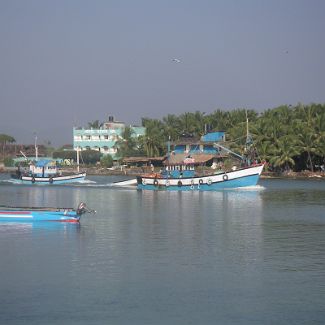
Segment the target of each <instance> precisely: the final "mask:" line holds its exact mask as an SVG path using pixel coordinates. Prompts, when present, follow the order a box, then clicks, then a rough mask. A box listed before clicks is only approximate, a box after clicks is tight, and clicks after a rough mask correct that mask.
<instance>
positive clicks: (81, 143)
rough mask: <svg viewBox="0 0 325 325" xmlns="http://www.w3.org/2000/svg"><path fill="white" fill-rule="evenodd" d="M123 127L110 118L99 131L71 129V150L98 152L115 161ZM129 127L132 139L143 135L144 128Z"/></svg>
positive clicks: (123, 125)
mask: <svg viewBox="0 0 325 325" xmlns="http://www.w3.org/2000/svg"><path fill="white" fill-rule="evenodd" d="M125 127H126V125H125V123H123V122H117V121H114V118H113V117H112V116H110V117H109V119H108V122H105V123H103V125H102V126H101V127H100V128H99V129H94V128H90V129H88V128H77V127H75V128H73V148H74V150H78V149H79V150H98V151H100V152H101V153H103V154H109V155H111V156H112V157H113V159H117V158H118V156H117V152H118V141H120V140H123V137H122V135H123V131H124V129H125ZM130 127H131V129H132V131H133V136H134V137H139V136H141V135H144V134H145V131H146V129H145V128H144V127H141V126H131V125H130Z"/></svg>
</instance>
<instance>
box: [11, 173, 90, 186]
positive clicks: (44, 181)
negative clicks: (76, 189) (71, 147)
mask: <svg viewBox="0 0 325 325" xmlns="http://www.w3.org/2000/svg"><path fill="white" fill-rule="evenodd" d="M85 177H86V173H79V174H73V175H62V176H55V177H37V176H36V177H32V176H22V177H21V178H20V179H19V180H17V181H19V183H22V184H33V185H52V184H66V183H75V182H80V181H83V180H84V179H85Z"/></svg>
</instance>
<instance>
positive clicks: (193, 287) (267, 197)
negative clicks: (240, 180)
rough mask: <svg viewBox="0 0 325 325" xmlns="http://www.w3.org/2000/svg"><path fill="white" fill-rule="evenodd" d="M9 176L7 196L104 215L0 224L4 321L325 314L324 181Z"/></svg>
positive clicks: (192, 320)
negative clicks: (172, 188) (150, 187)
mask: <svg viewBox="0 0 325 325" xmlns="http://www.w3.org/2000/svg"><path fill="white" fill-rule="evenodd" d="M8 178H9V177H8V175H5V174H2V175H0V204H1V205H20V206H40V205H41V206H60V207H76V206H77V205H78V203H79V202H80V201H84V202H86V203H87V205H88V206H89V207H90V208H93V209H96V210H97V214H95V215H85V216H84V217H83V219H82V220H81V223H80V225H74V224H56V223H51V224H48V223H41V222H39V223H25V224H18V223H11V224H10V223H1V224H0V266H1V267H0V324H8V325H11V324H132V325H134V324H141V325H143V324H150V325H155V324H177V325H182V324H200V325H201V324H203V325H204V324H223V325H227V324H247V325H248V324H249V325H251V324H277V325H279V324H295V325H297V324H324V323H325V209H324V207H325V182H324V181H317V180H313V181H311V180H310V181H309V180H305V181H298V180H262V181H260V185H259V186H257V187H255V188H253V189H245V190H232V191H220V192H214V193H209V192H204V193H198V192H183V193H178V192H151V191H146V192H140V191H137V190H135V189H131V188H124V189H122V188H114V187H112V186H111V185H110V183H111V182H112V181H115V180H116V179H117V177H115V178H114V177H99V176H97V177H95V176H94V177H88V182H85V183H82V184H76V185H73V186H71V185H61V186H59V185H58V186H22V185H15V184H12V183H10V182H8V181H6V180H7V179H8Z"/></svg>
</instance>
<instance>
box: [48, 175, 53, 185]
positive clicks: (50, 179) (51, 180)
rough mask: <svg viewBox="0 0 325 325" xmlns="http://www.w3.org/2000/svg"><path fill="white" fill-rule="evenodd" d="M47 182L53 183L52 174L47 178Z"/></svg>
mask: <svg viewBox="0 0 325 325" xmlns="http://www.w3.org/2000/svg"><path fill="white" fill-rule="evenodd" d="M49 182H50V184H53V177H52V176H51V177H50V178H49Z"/></svg>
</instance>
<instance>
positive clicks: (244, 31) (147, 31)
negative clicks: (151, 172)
mask: <svg viewBox="0 0 325 325" xmlns="http://www.w3.org/2000/svg"><path fill="white" fill-rule="evenodd" d="M324 17H325V1H323V0H305V1H302V0H237V1H235V0H196V1H191V0H179V1H178V0H174V1H169V0H89V1H83V0H55V1H53V0H20V1H17V0H0V109H1V115H0V116H1V117H0V118H1V120H0V133H6V134H9V135H11V136H13V137H14V138H15V139H16V140H17V142H18V143H33V141H34V135H33V133H34V132H37V134H38V139H39V143H40V144H41V143H43V142H44V141H45V140H50V141H51V142H52V144H54V145H55V146H58V145H62V144H66V143H72V128H73V126H74V125H75V126H85V125H87V123H88V122H90V121H94V120H97V119H98V120H100V121H104V120H107V119H108V116H109V115H113V116H114V117H115V118H116V119H117V120H121V121H124V122H126V123H129V124H140V122H141V117H149V118H162V117H163V116H166V115H167V114H176V115H179V114H181V113H184V112H194V111H196V110H199V111H202V112H206V113H211V112H213V111H214V110H215V109H218V108H221V109H235V108H251V109H255V110H257V111H262V110H265V109H266V108H274V107H276V106H279V105H282V104H293V105H294V104H296V103H298V102H302V103H304V104H309V103H311V102H316V103H324V102H325V18H324ZM173 58H177V59H179V60H181V62H176V61H173Z"/></svg>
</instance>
